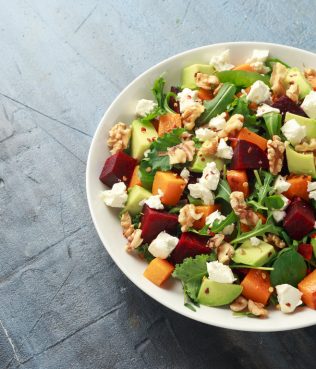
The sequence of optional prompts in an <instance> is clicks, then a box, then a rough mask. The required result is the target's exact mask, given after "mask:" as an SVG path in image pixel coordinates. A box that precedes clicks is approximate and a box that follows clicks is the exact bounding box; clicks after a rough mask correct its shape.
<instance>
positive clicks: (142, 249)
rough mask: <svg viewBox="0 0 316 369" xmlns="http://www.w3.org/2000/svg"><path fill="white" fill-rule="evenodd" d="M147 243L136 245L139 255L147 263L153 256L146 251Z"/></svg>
mask: <svg viewBox="0 0 316 369" xmlns="http://www.w3.org/2000/svg"><path fill="white" fill-rule="evenodd" d="M148 247H149V245H148V243H144V244H142V245H140V246H138V247H137V249H136V251H137V252H138V254H139V255H141V256H142V257H143V258H144V259H145V260H146V261H147V263H150V262H151V261H152V260H153V259H155V257H154V256H153V255H152V254H151V253H150V252H149V251H148Z"/></svg>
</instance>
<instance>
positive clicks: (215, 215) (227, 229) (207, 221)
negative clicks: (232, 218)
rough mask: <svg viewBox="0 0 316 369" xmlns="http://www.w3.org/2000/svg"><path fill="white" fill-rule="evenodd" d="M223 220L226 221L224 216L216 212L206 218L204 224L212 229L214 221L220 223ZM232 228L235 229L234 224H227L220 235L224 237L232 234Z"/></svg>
mask: <svg viewBox="0 0 316 369" xmlns="http://www.w3.org/2000/svg"><path fill="white" fill-rule="evenodd" d="M225 219H226V217H225V215H222V213H221V212H220V211H219V210H216V211H214V212H213V213H211V214H210V215H208V216H207V217H206V219H205V224H207V225H208V226H210V227H212V226H213V224H214V222H215V220H218V221H219V222H222V221H223V220H225ZM234 228H235V225H234V224H229V225H228V226H226V227H225V228H224V229H223V230H222V232H221V233H223V234H224V235H230V234H232V233H233V232H234Z"/></svg>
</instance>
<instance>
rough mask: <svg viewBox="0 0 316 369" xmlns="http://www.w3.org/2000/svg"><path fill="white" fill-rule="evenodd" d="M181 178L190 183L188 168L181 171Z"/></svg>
mask: <svg viewBox="0 0 316 369" xmlns="http://www.w3.org/2000/svg"><path fill="white" fill-rule="evenodd" d="M180 177H182V178H183V179H184V180H186V181H187V182H188V181H189V178H190V171H189V170H188V169H187V168H183V169H182V170H181V173H180Z"/></svg>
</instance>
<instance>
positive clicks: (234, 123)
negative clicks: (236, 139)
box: [218, 114, 244, 138]
mask: <svg viewBox="0 0 316 369" xmlns="http://www.w3.org/2000/svg"><path fill="white" fill-rule="evenodd" d="M243 125H244V117H243V115H241V114H234V115H232V116H231V117H230V118H229V119H228V121H227V122H226V125H225V128H224V129H222V130H221V131H219V132H218V137H219V138H224V137H228V136H229V135H231V134H233V133H236V132H238V131H240V130H241V129H242V127H243Z"/></svg>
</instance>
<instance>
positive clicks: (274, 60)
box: [265, 58, 291, 70]
mask: <svg viewBox="0 0 316 369" xmlns="http://www.w3.org/2000/svg"><path fill="white" fill-rule="evenodd" d="M274 63H280V64H283V65H284V66H285V67H286V68H291V67H290V66H289V65H288V64H286V63H285V62H284V61H282V60H280V59H278V58H268V59H267V60H266V63H265V64H266V65H267V67H269V68H270V69H271V70H272V68H273V64H274Z"/></svg>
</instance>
